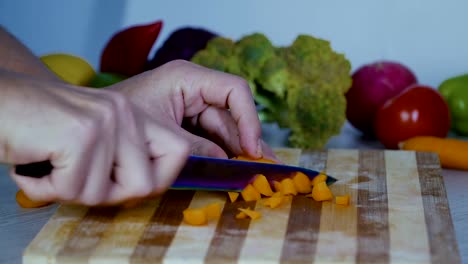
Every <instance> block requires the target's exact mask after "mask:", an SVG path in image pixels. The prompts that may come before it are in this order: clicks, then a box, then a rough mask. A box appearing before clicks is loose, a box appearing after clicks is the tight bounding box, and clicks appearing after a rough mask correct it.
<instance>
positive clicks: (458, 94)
mask: <svg viewBox="0 0 468 264" xmlns="http://www.w3.org/2000/svg"><path fill="white" fill-rule="evenodd" d="M438 90H439V92H440V93H441V94H442V96H443V97H444V98H445V100H446V101H447V103H448V106H449V108H450V114H451V117H452V130H453V132H455V133H456V134H458V135H460V136H468V74H463V75H459V76H455V77H451V78H449V79H447V80H445V81H443V82H442V83H441V84H440V86H439V88H438Z"/></svg>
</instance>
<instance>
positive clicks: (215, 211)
mask: <svg viewBox="0 0 468 264" xmlns="http://www.w3.org/2000/svg"><path fill="white" fill-rule="evenodd" d="M202 209H203V210H204V211H205V215H206V219H207V220H208V221H209V220H212V219H218V218H219V217H220V216H221V204H220V203H211V204H209V205H207V206H205V207H203V208H202Z"/></svg>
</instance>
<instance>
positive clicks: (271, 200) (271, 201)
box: [264, 196, 284, 208]
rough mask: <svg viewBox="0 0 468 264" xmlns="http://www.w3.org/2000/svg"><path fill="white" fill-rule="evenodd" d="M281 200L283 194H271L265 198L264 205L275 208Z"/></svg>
mask: <svg viewBox="0 0 468 264" xmlns="http://www.w3.org/2000/svg"><path fill="white" fill-rule="evenodd" d="M283 200H284V197H283V196H271V197H268V198H267V199H266V200H265V202H264V205H265V206H268V207H270V208H276V207H278V206H280V205H281V204H282V203H283Z"/></svg>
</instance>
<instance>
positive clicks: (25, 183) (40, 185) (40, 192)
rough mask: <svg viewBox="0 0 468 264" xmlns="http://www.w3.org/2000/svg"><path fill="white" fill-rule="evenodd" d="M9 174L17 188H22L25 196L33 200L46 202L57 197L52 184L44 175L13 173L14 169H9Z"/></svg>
mask: <svg viewBox="0 0 468 264" xmlns="http://www.w3.org/2000/svg"><path fill="white" fill-rule="evenodd" d="M10 176H11V177H12V179H13V180H14V181H15V183H16V185H17V186H18V188H19V189H21V190H23V192H24V193H25V194H26V196H27V197H28V198H30V199H31V200H33V201H44V202H48V201H54V200H56V198H57V197H56V194H55V192H54V188H53V186H52V184H51V183H50V181H49V180H48V178H46V177H43V178H41V179H35V178H30V177H27V176H22V175H18V174H16V173H14V169H12V170H11V171H10Z"/></svg>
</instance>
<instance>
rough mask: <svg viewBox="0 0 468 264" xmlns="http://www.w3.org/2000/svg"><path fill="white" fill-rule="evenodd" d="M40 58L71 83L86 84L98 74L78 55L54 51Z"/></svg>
mask: <svg viewBox="0 0 468 264" xmlns="http://www.w3.org/2000/svg"><path fill="white" fill-rule="evenodd" d="M40 59H41V61H42V62H43V63H44V64H45V65H46V66H47V67H48V68H49V69H50V70H51V71H52V72H54V73H55V74H56V75H57V76H58V77H60V78H61V79H62V80H64V81H65V82H67V83H70V84H74V85H79V86H86V85H87V84H88V83H89V82H90V81H91V80H92V79H93V78H94V76H95V75H96V72H95V71H94V69H93V67H92V66H91V65H90V64H89V63H88V62H87V61H86V60H85V59H83V58H81V57H78V56H74V55H71V54H66V53H52V54H47V55H44V56H42V57H40Z"/></svg>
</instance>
